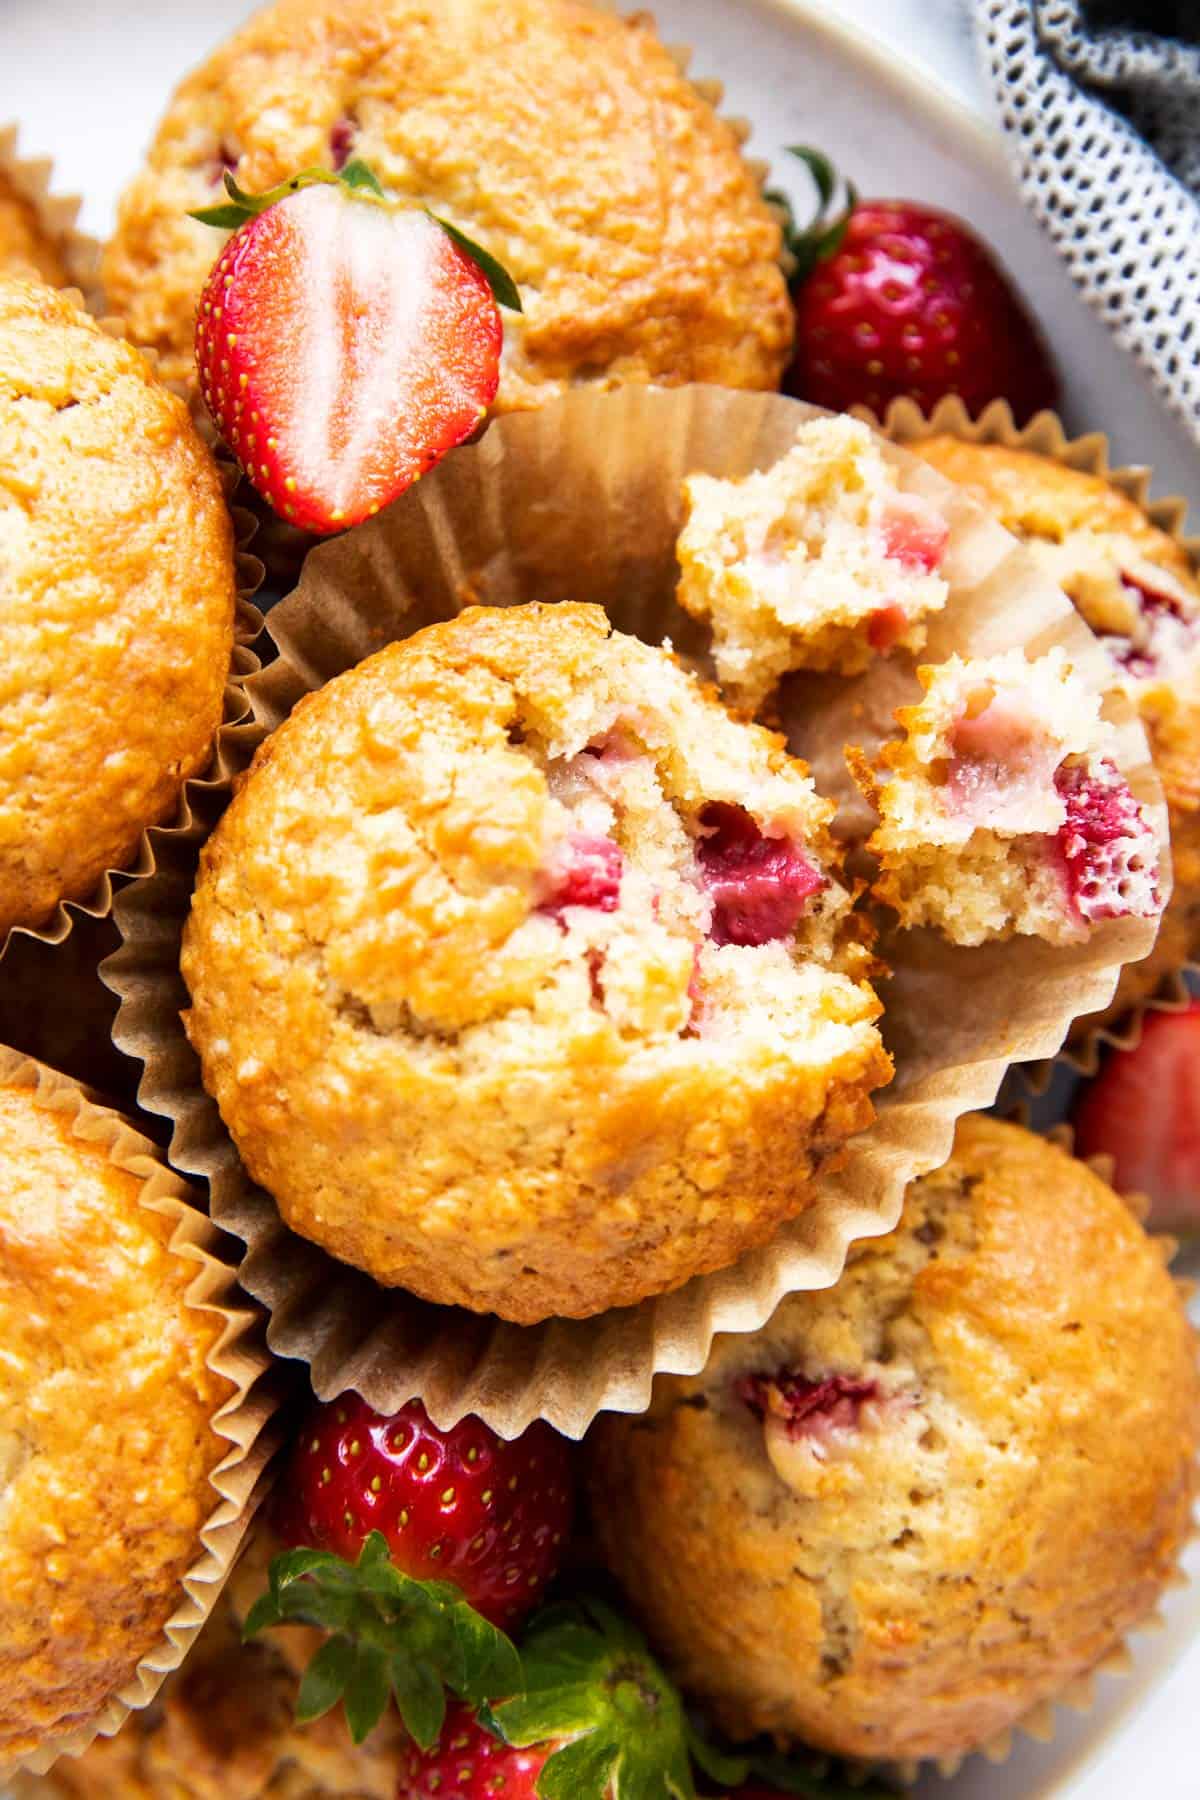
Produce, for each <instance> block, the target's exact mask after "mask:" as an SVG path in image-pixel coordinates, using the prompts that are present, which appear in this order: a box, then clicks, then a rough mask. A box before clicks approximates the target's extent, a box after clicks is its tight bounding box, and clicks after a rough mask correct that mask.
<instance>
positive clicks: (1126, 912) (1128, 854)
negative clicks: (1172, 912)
mask: <svg viewBox="0 0 1200 1800" xmlns="http://www.w3.org/2000/svg"><path fill="white" fill-rule="evenodd" d="M1054 785H1055V787H1056V788H1057V789H1058V792H1059V794H1060V796H1061V798H1062V800H1063V803H1064V805H1065V806H1066V809H1067V817H1066V821H1065V823H1064V824H1063V825H1062V826H1060V828H1059V833H1058V848H1059V854H1060V855H1061V857H1062V863H1063V872H1064V876H1065V879H1066V884H1067V892H1068V895H1069V897H1070V901H1071V905H1072V906H1073V907H1074V909H1075V911H1076V912H1077V913H1078V914H1079V916H1080V918H1082V919H1085V920H1087V922H1088V923H1089V924H1091V923H1092V922H1093V921H1096V920H1099V919H1127V918H1152V917H1153V916H1154V914H1155V913H1156V912H1158V911H1159V909H1160V906H1161V899H1160V895H1159V891H1158V880H1157V874H1156V871H1157V867H1158V844H1157V841H1156V839H1155V836H1154V833H1153V831H1152V830H1151V828H1150V825H1149V822H1148V820H1147V819H1146V817H1145V815H1144V813H1143V812H1142V809H1141V807H1140V806H1139V805H1138V803H1137V801H1136V800H1135V798H1134V796H1133V793H1132V791H1131V790H1130V787H1129V784H1128V782H1127V781H1126V780H1125V779H1124V777H1123V776H1122V775H1121V773H1120V772H1119V770H1117V769H1116V768H1115V767H1114V766H1113V764H1112V763H1111V762H1109V761H1108V760H1107V758H1104V759H1093V760H1092V761H1091V762H1090V763H1087V764H1084V763H1064V764H1063V765H1062V767H1061V768H1060V769H1059V770H1058V772H1057V774H1056V775H1055V777H1054Z"/></svg>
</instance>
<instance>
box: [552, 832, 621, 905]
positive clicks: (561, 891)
mask: <svg viewBox="0 0 1200 1800" xmlns="http://www.w3.org/2000/svg"><path fill="white" fill-rule="evenodd" d="M624 866H625V859H624V857H623V856H622V855H621V852H620V850H619V849H618V847H617V845H616V844H614V843H613V841H612V839H611V838H606V837H593V836H591V835H589V834H588V833H587V832H583V831H576V832H573V833H572V834H571V836H570V837H568V838H567V839H565V841H564V842H563V844H562V845H561V846H560V847H559V851H558V854H557V855H556V857H555V858H554V861H553V862H552V864H551V866H550V867H549V868H548V869H546V870H545V871H544V875H543V882H544V886H545V890H546V891H545V894H544V897H543V899H542V900H541V901H540V902H539V904H538V911H539V912H546V913H550V914H551V915H552V916H553V917H554V918H556V919H557V918H561V917H562V914H563V913H564V912H565V910H566V908H567V907H568V906H590V907H593V908H594V909H595V910H596V911H597V912H605V913H610V912H615V911H616V910H617V901H618V899H619V897H620V892H621V871H622V869H623V868H624Z"/></svg>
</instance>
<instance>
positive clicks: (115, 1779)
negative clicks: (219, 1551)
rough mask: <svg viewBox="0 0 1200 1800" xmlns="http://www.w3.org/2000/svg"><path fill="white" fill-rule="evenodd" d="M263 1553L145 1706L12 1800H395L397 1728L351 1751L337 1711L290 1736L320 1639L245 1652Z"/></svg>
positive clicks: (387, 1725)
mask: <svg viewBox="0 0 1200 1800" xmlns="http://www.w3.org/2000/svg"><path fill="white" fill-rule="evenodd" d="M263 1542H264V1539H263V1534H262V1533H261V1532H260V1533H258V1534H257V1535H256V1537H255V1539H254V1541H253V1542H252V1543H251V1545H250V1547H249V1549H248V1551H247V1553H246V1555H245V1556H244V1557H243V1559H242V1561H241V1562H240V1563H239V1564H238V1567H237V1569H236V1570H235V1571H234V1574H233V1576H232V1577H231V1580H230V1584H229V1587H228V1588H227V1589H226V1591H225V1593H224V1594H223V1595H222V1596H221V1598H220V1600H219V1601H218V1602H217V1606H216V1608H215V1610H214V1612H213V1614H212V1616H211V1618H210V1619H209V1620H208V1623H207V1624H206V1625H205V1627H204V1629H203V1631H202V1632H201V1633H200V1635H199V1637H198V1638H197V1639H196V1642H195V1644H194V1645H193V1646H192V1649H191V1650H190V1651H189V1653H188V1657H187V1661H186V1662H185V1663H184V1664H183V1666H182V1668H181V1669H179V1670H177V1671H176V1673H175V1674H174V1675H171V1676H169V1677H168V1678H167V1681H166V1682H165V1684H164V1686H163V1687H162V1689H161V1691H160V1693H159V1695H158V1697H157V1698H156V1699H155V1700H154V1701H153V1703H152V1704H151V1705H150V1706H148V1707H146V1708H144V1709H143V1710H142V1711H141V1712H136V1713H132V1714H131V1715H130V1717H129V1718H128V1719H127V1720H126V1722H125V1724H124V1725H123V1726H122V1727H121V1729H120V1731H119V1732H118V1733H117V1735H116V1736H115V1737H112V1738H98V1739H97V1740H96V1742H95V1743H94V1744H92V1745H91V1746H90V1747H89V1748H88V1749H87V1750H85V1751H84V1753H83V1755H82V1756H81V1757H78V1758H74V1757H64V1758H63V1759H62V1760H61V1761H60V1762H58V1763H56V1764H55V1766H54V1769H53V1771H52V1772H51V1774H50V1776H48V1777H47V1778H46V1779H45V1780H42V1781H35V1780H32V1779H30V1778H29V1777H25V1778H23V1780H22V1781H21V1782H19V1783H18V1785H17V1790H16V1800H324V1797H325V1796H326V1795H328V1796H330V1800H333V1797H334V1796H337V1797H338V1800H395V1795H396V1780H397V1769H398V1767H399V1755H400V1745H401V1741H402V1739H403V1731H402V1728H401V1726H400V1723H399V1719H398V1718H397V1716H396V1715H395V1714H394V1713H389V1714H388V1715H387V1717H386V1718H385V1720H384V1722H383V1723H382V1724H381V1725H380V1726H378V1727H377V1728H376V1730H375V1731H373V1732H372V1733H371V1735H370V1737H369V1738H368V1739H367V1740H366V1742H365V1743H364V1744H361V1745H359V1746H358V1747H357V1748H356V1747H355V1746H354V1745H353V1744H352V1743H351V1742H350V1735H349V1733H348V1731H347V1730H346V1725H345V1720H344V1717H343V1714H342V1709H341V1707H338V1708H336V1709H335V1711H333V1712H331V1713H326V1714H325V1716H324V1717H323V1718H320V1719H314V1720H313V1721H312V1722H311V1723H310V1724H308V1725H297V1723H296V1719H295V1708H296V1695H297V1691H298V1688H299V1682H300V1675H301V1672H302V1670H303V1666H304V1662H305V1661H306V1659H307V1656H308V1655H309V1654H311V1651H312V1648H313V1642H314V1639H315V1637H316V1634H315V1633H313V1632H311V1631H309V1630H307V1629H306V1628H305V1627H303V1626H287V1627H284V1628H283V1629H280V1630H275V1631H272V1632H270V1633H269V1634H268V1635H266V1636H265V1637H260V1638H256V1639H255V1640H254V1642H252V1643H250V1644H243V1643H242V1641H241V1628H242V1621H243V1620H244V1618H245V1615H246V1613H247V1611H248V1610H249V1606H250V1603H251V1601H253V1600H254V1598H255V1597H256V1596H257V1595H258V1594H260V1593H262V1592H263V1591H264V1590H265V1588H266V1562H267V1556H266V1554H265V1552H263V1551H261V1550H260V1546H261V1545H262V1544H263Z"/></svg>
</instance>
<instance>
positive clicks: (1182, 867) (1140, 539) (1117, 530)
mask: <svg viewBox="0 0 1200 1800" xmlns="http://www.w3.org/2000/svg"><path fill="white" fill-rule="evenodd" d="M909 448H910V449H912V450H914V451H915V452H916V453H917V455H918V456H923V457H924V458H925V459H926V461H927V462H931V463H932V464H933V465H934V467H935V468H937V469H940V470H941V472H942V474H943V475H946V476H948V477H949V479H950V480H951V481H957V482H960V483H961V484H962V485H963V486H964V487H966V488H969V489H970V490H971V491H972V493H974V495H975V496H976V498H977V499H979V500H980V501H981V502H982V503H983V505H984V506H986V507H988V508H989V509H990V510H991V511H992V512H993V513H995V515H996V517H997V518H998V519H999V520H1000V523H1001V524H1002V525H1005V526H1007V528H1008V530H1009V531H1011V532H1014V533H1015V534H1016V536H1018V537H1020V538H1022V539H1023V540H1024V541H1025V542H1026V543H1027V544H1028V546H1029V548H1030V550H1031V551H1032V553H1033V555H1034V556H1035V557H1036V558H1037V560H1038V562H1039V563H1040V564H1041V566H1042V567H1043V568H1044V569H1045V571H1046V572H1047V574H1049V575H1050V576H1051V577H1052V578H1053V579H1054V580H1055V581H1057V582H1058V583H1059V585H1060V586H1061V587H1063V588H1065V590H1066V592H1067V593H1068V594H1069V596H1070V597H1071V599H1072V600H1073V601H1074V602H1075V604H1076V606H1077V607H1078V608H1079V611H1080V612H1081V614H1082V615H1083V617H1084V618H1085V619H1086V620H1087V623H1088V624H1089V625H1090V626H1091V628H1092V630H1093V631H1095V632H1096V633H1097V635H1098V636H1099V638H1100V641H1101V643H1102V644H1103V645H1104V647H1105V649H1107V651H1108V652H1109V655H1110V656H1111V657H1112V662H1113V680H1114V685H1116V686H1118V687H1120V688H1122V689H1123V690H1124V691H1125V693H1126V694H1128V695H1129V697H1130V699H1131V700H1132V701H1133V703H1134V705H1135V706H1137V707H1138V709H1139V711H1140V712H1141V715H1142V718H1143V720H1144V722H1145V725H1146V730H1147V733H1148V736H1149V739H1150V751H1151V755H1152V756H1153V758H1154V765H1155V767H1156V769H1157V770H1158V773H1159V776H1160V778H1161V780H1162V784H1163V789H1164V792H1165V794H1166V799H1167V807H1168V810H1169V812H1170V817H1171V855H1172V860H1173V863H1174V874H1175V885H1174V888H1173V890H1172V893H1171V898H1170V900H1169V901H1168V902H1167V907H1166V911H1165V912H1164V913H1163V920H1162V926H1161V928H1160V930H1159V934H1158V941H1157V943H1156V944H1155V947H1154V949H1153V951H1152V952H1151V954H1150V955H1149V956H1147V957H1145V958H1144V959H1143V960H1142V961H1141V962H1139V963H1132V964H1129V965H1127V966H1126V968H1125V969H1124V970H1123V971H1122V974H1121V980H1120V984H1119V985H1118V988H1117V992H1116V997H1115V998H1114V1000H1113V1003H1112V1005H1111V1007H1110V1008H1109V1009H1108V1011H1107V1013H1105V1014H1104V1015H1102V1018H1093V1019H1089V1020H1087V1021H1083V1022H1081V1023H1082V1024H1085V1025H1092V1024H1097V1023H1101V1022H1103V1020H1113V1019H1116V1018H1118V1017H1120V1015H1121V1014H1122V1013H1124V1012H1127V1011H1128V1010H1129V1008H1130V1007H1132V1006H1136V1005H1137V1004H1138V1003H1139V1002H1140V1001H1142V1000H1144V999H1146V997H1147V996H1148V995H1150V994H1152V993H1153V992H1154V990H1155V988H1156V987H1157V986H1158V985H1159V982H1160V981H1161V980H1162V978H1163V976H1164V975H1166V974H1168V973H1169V972H1170V971H1171V970H1173V969H1178V968H1179V967H1180V965H1181V964H1182V963H1184V962H1186V961H1187V960H1188V959H1189V958H1190V957H1192V956H1194V955H1195V954H1196V953H1197V951H1198V950H1200V577H1198V576H1197V572H1196V569H1195V568H1194V566H1193V564H1192V561H1191V558H1190V557H1189V556H1188V554H1187V552H1186V550H1184V548H1183V546H1182V545H1181V544H1178V543H1176V541H1175V539H1174V538H1172V537H1171V536H1170V535H1169V534H1168V533H1167V532H1165V531H1162V530H1160V529H1159V527H1158V526H1157V525H1154V524H1152V523H1151V521H1150V520H1149V519H1148V518H1147V517H1146V514H1145V513H1144V512H1143V511H1142V509H1141V507H1140V506H1138V505H1137V503H1136V502H1135V501H1133V500H1131V499H1130V498H1129V497H1128V495H1126V494H1122V493H1121V492H1119V490H1118V489H1116V488H1114V487H1112V486H1110V484H1109V483H1108V482H1107V481H1106V480H1105V479H1104V478H1103V476H1101V475H1090V474H1087V473H1085V472H1084V471H1083V470H1081V469H1068V468H1064V467H1063V465H1062V464H1061V463H1057V462H1054V461H1052V460H1051V459H1050V458H1049V457H1045V456H1039V455H1037V454H1036V453H1035V452H1033V451H1031V450H1015V449H1009V448H1008V447H1007V446H1005V445H1002V444H967V443H963V442H962V440H961V439H959V438H955V437H948V436H937V437H932V438H927V439H926V440H925V441H924V443H914V444H911V445H910V446H909Z"/></svg>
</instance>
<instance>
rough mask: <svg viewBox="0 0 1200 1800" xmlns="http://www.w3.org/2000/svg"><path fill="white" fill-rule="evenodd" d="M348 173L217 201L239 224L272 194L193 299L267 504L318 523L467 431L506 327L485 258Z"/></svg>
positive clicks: (226, 430) (233, 436) (381, 495)
mask: <svg viewBox="0 0 1200 1800" xmlns="http://www.w3.org/2000/svg"><path fill="white" fill-rule="evenodd" d="M331 155H333V156H334V157H335V158H336V155H337V150H336V146H333V147H331ZM356 168H358V169H361V165H354V164H351V165H348V166H347V168H346V173H345V177H344V178H343V180H348V179H349V177H350V175H351V172H352V170H354V169H356ZM343 180H336V181H335V180H333V179H332V178H330V179H329V180H328V181H326V182H322V183H319V184H316V185H309V186H302V187H299V188H297V189H296V190H295V191H291V192H283V191H282V190H280V191H276V190H272V193H271V194H270V195H261V196H247V197H245V202H246V204H245V207H242V205H241V203H240V202H235V203H233V204H231V205H230V206H228V207H225V208H216V209H213V211H214V213H216V214H217V215H218V217H219V218H220V222H222V223H227V222H228V218H227V217H226V216H225V215H229V214H233V215H236V213H237V212H238V211H239V210H243V211H244V210H246V209H247V208H250V209H255V208H261V210H251V211H249V213H248V216H247V217H246V219H245V222H244V223H243V224H242V225H240V227H239V228H238V229H237V230H236V231H234V234H233V236H232V237H231V238H230V239H229V241H228V243H227V244H226V245H225V248H224V250H223V251H222V252H221V255H220V256H219V258H218V259H217V262H216V264H215V266H214V268H213V270H212V273H211V274H210V275H209V278H208V280H207V282H206V283H205V287H204V291H203V293H202V295H201V297H200V304H199V308H198V310H197V314H196V366H197V371H198V374H199V380H200V390H201V392H202V394H203V396H204V402H205V405H206V406H207V407H208V410H209V412H210V413H211V414H212V418H213V422H214V423H215V425H216V427H217V429H218V431H219V432H220V433H221V436H222V437H223V438H224V439H225V442H226V443H227V444H228V445H229V447H230V449H231V450H232V451H233V453H234V455H235V456H236V457H237V459H238V461H239V462H240V463H241V465H242V468H243V469H244V470H245V472H246V474H247V475H248V477H249V478H250V480H251V481H252V482H253V484H254V486H255V487H256V488H257V489H258V491H259V493H260V494H262V496H263V498H264V499H265V500H266V501H267V502H268V504H269V505H270V506H271V507H273V508H274V510H275V511H276V512H277V513H278V514H279V515H280V516H281V517H282V518H284V519H286V520H287V521H288V522H289V523H290V524H293V525H296V526H297V527H299V528H300V529H301V530H304V531H310V532H331V531H340V530H343V529H344V528H345V527H347V526H350V525H355V524H357V523H359V522H360V521H361V520H363V519H365V518H368V517H369V516H370V515H371V514H373V513H377V512H378V511H379V510H380V508H381V507H383V506H386V505H387V503H388V502H389V501H390V500H394V499H395V498H396V496H397V495H398V494H401V493H403V491H404V490H405V488H407V487H409V486H410V485H411V483H412V482H414V481H415V480H416V479H417V478H418V476H420V475H422V474H424V472H425V471H426V470H427V469H430V468H432V467H433V465H434V464H435V463H436V462H439V461H440V460H441V458H442V457H443V456H444V455H445V454H446V452H447V451H448V450H451V449H453V447H454V446H455V445H456V444H460V443H462V441H463V439H464V438H467V437H469V436H470V434H471V433H472V432H473V431H474V430H475V428H476V426H477V425H478V424H479V422H480V420H481V419H482V418H483V416H484V414H485V413H486V411H487V409H488V407H489V406H490V405H491V403H492V401H493V400H494V398H495V396H496V389H497V387H498V385H499V381H500V350H501V343H502V338H503V330H502V326H501V321H500V313H499V310H498V308H497V305H496V301H495V299H494V298H493V295H492V289H491V286H490V285H489V278H488V276H487V275H485V274H484V272H483V270H482V268H481V267H480V265H479V264H478V263H477V262H476V261H475V260H474V259H473V258H472V257H471V256H468V255H467V254H466V252H465V251H464V250H463V249H462V248H461V247H460V246H459V245H458V244H457V243H456V242H455V241H454V240H453V239H452V238H451V237H450V236H449V234H448V233H447V232H446V231H445V230H443V228H442V227H441V226H440V225H439V224H438V223H437V222H436V221H435V220H434V219H433V218H431V217H430V215H429V214H428V213H427V212H424V211H423V210H422V209H421V208H420V207H399V206H392V205H389V204H387V203H386V202H385V201H383V199H382V198H380V197H379V196H372V195H370V194H366V195H364V193H363V192H362V191H361V189H360V188H357V187H351V186H346V185H343ZM198 216H201V217H203V215H198Z"/></svg>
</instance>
